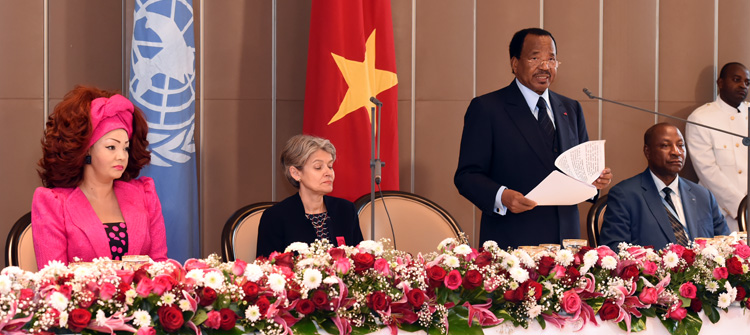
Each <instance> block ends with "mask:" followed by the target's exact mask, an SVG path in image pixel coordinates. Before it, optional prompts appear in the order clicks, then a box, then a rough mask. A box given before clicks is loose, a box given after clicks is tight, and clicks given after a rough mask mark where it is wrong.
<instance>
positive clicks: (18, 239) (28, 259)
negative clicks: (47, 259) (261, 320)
mask: <svg viewBox="0 0 750 335" xmlns="http://www.w3.org/2000/svg"><path fill="white" fill-rule="evenodd" d="M5 266H17V267H19V268H21V269H23V270H26V271H33V272H36V271H37V270H38V269H37V267H36V254H35V253H34V239H33V237H32V235H31V212H28V213H26V214H24V215H23V216H22V217H21V218H19V219H18V221H16V223H15V224H14V225H13V228H11V229H10V233H8V239H7V240H6V241H5Z"/></svg>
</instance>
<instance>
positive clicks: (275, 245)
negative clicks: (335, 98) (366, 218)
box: [256, 135, 363, 257]
mask: <svg viewBox="0 0 750 335" xmlns="http://www.w3.org/2000/svg"><path fill="white" fill-rule="evenodd" d="M335 160H336V148H334V147H333V144H331V142H330V141H328V140H326V139H323V138H319V137H314V136H309V135H296V136H294V137H292V138H290V139H289V141H287V143H286V146H285V147H284V150H283V151H282V152H281V164H282V165H283V166H284V175H286V178H287V180H289V182H290V183H291V184H292V186H294V187H296V188H297V189H299V192H298V193H297V194H294V195H292V196H290V197H288V198H286V199H284V200H283V201H281V202H279V203H278V204H276V205H274V206H273V207H271V208H269V209H267V210H265V211H264V212H263V216H261V218H260V225H259V226H258V248H257V253H256V254H257V256H258V257H260V256H265V257H268V256H269V255H270V254H271V253H272V252H274V251H278V252H284V249H286V247H287V246H288V245H289V244H291V243H293V242H305V243H312V242H314V241H315V240H316V239H328V240H329V241H330V242H331V243H332V244H333V245H343V244H347V245H357V244H358V243H359V242H362V239H363V238H362V231H361V230H360V229H359V217H358V216H357V212H356V210H355V209H354V204H352V203H351V202H350V201H348V200H345V199H340V198H334V197H330V196H327V195H326V194H328V193H330V192H331V191H333V180H334V178H335V174H334V172H333V162H334V161H335Z"/></svg>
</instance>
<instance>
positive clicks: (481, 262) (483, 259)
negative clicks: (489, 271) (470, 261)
mask: <svg viewBox="0 0 750 335" xmlns="http://www.w3.org/2000/svg"><path fill="white" fill-rule="evenodd" d="M474 264H476V265H477V266H478V267H480V268H481V267H484V266H487V265H490V264H492V254H491V253H489V252H487V251H483V252H480V253H479V255H477V258H476V259H475V260H474Z"/></svg>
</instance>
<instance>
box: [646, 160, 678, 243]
mask: <svg viewBox="0 0 750 335" xmlns="http://www.w3.org/2000/svg"><path fill="white" fill-rule="evenodd" d="M641 187H642V188H643V200H644V201H645V202H646V205H648V209H649V210H650V211H651V215H653V216H654V219H656V223H657V225H658V226H659V228H660V229H661V231H662V233H663V234H664V236H665V237H666V238H667V240H668V241H669V242H672V243H677V240H676V239H675V237H674V231H673V230H672V225H671V224H670V223H669V217H668V216H667V210H666V209H665V208H664V203H662V201H661V197H659V191H658V190H657V189H656V185H655V184H654V180H653V178H652V177H651V173H650V172H649V170H648V168H646V171H645V172H643V173H642V174H641Z"/></svg>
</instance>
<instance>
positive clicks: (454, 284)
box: [444, 269, 462, 290]
mask: <svg viewBox="0 0 750 335" xmlns="http://www.w3.org/2000/svg"><path fill="white" fill-rule="evenodd" d="M461 282H462V280H461V273H460V272H458V270H455V269H454V270H451V272H448V275H447V276H445V282H444V283H445V287H447V288H449V289H451V290H455V289H458V287H459V286H461Z"/></svg>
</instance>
